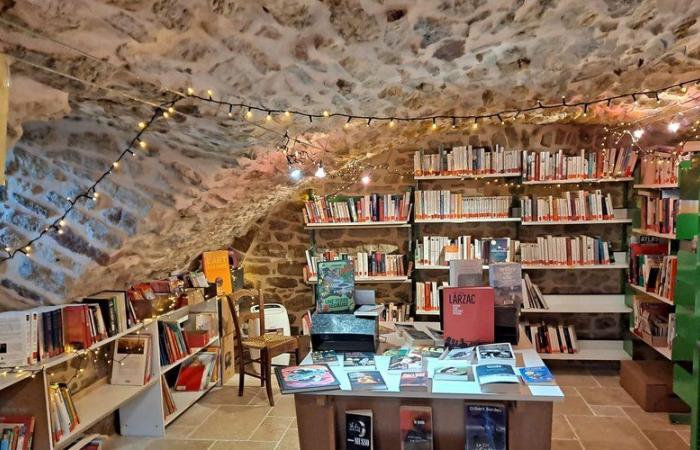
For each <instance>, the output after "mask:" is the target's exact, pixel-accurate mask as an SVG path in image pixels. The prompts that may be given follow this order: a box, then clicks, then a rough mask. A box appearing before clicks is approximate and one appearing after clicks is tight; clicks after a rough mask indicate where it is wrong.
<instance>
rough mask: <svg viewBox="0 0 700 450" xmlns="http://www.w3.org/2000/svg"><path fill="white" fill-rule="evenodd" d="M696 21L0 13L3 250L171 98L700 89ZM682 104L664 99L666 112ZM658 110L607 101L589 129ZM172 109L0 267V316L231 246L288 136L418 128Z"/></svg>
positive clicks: (442, 108) (29, 9) (249, 8)
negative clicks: (53, 232) (56, 228)
mask: <svg viewBox="0 0 700 450" xmlns="http://www.w3.org/2000/svg"><path fill="white" fill-rule="evenodd" d="M699 15H700V3H699V2H688V1H680V0H679V1H652V0H638V1H634V0H629V1H612V0H608V1H601V0H595V1H586V2H581V1H561V2H558V1H545V0H539V1H533V0H526V1H516V2H510V1H500V0H498V1H497V0H492V1H486V0H481V1H479V0H471V1H460V0H444V1H425V0H423V1H391V0H386V1H381V0H330V1H318V0H277V1H263V2H254V1H225V0H209V1H203V0H202V1H190V0H188V1H186V0H157V1H139V0H112V1H98V0H75V1H65V0H63V1H62V0H34V1H27V0H0V18H1V19H2V21H1V22H0V51H2V52H5V53H7V54H9V55H11V56H14V57H15V58H16V59H15V61H14V62H13V64H12V68H11V69H12V74H13V76H12V91H11V111H10V113H11V116H10V138H11V142H12V143H13V144H14V143H16V145H14V146H13V148H12V149H11V150H10V155H9V159H8V175H9V181H8V185H7V188H6V190H5V192H4V197H5V198H4V199H3V203H2V208H3V209H2V217H3V223H2V224H0V241H2V243H3V244H4V245H9V246H11V247H12V246H16V245H19V244H20V243H21V242H23V241H25V240H26V238H30V237H32V236H33V235H34V233H35V232H36V231H37V230H40V229H41V228H42V227H43V225H44V224H45V223H46V222H47V220H48V218H50V217H53V216H54V215H56V214H58V213H59V211H60V210H61V207H62V206H63V204H62V203H63V200H62V199H63V198H64V197H65V196H66V195H71V194H74V193H76V192H79V190H80V188H81V187H84V186H86V185H88V184H89V181H88V180H92V179H94V178H95V177H96V176H98V175H99V173H100V172H101V171H102V170H104V167H106V166H105V165H106V164H109V162H111V160H112V159H113V158H114V157H115V156H116V155H117V154H118V153H119V151H120V150H121V149H123V147H124V145H125V143H126V142H127V141H128V139H129V138H130V137H131V136H132V134H133V132H134V130H135V129H136V124H137V123H138V122H139V121H141V120H143V119H144V118H145V117H147V116H148V115H149V114H150V106H148V103H160V102H162V101H164V100H169V99H172V98H174V96H175V94H174V93H173V91H179V92H184V91H185V90H186V88H187V87H190V86H191V87H193V88H195V89H196V90H197V91H198V92H205V91H206V90H207V89H212V90H213V91H214V92H215V95H216V96H220V97H222V98H224V99H226V100H231V101H240V100H243V101H247V102H250V103H253V104H257V105H260V106H262V107H269V108H280V109H286V108H294V109H301V110H308V111H312V112H319V111H322V110H326V109H327V110H334V111H342V112H346V113H355V114H378V115H387V116H396V117H401V116H415V115H420V114H430V113H450V112H456V113H461V114H472V113H483V112H488V111H494V110H499V109H503V108H511V107H519V106H526V105H534V104H535V103H536V101H537V100H538V99H539V100H542V101H544V102H550V101H551V102H555V101H558V100H559V99H560V98H561V97H562V96H566V98H567V99H570V100H571V101H574V100H577V99H581V98H594V97H597V96H603V95H606V94H613V93H619V92H625V91H633V90H640V89H654V88H656V87H658V86H663V85H667V84H671V83H676V82H678V81H682V80H684V79H690V78H695V77H698V76H700V64H698V62H699V60H700V39H699V38H698V29H699V28H700V25H698V24H697V23H696V20H697V17H698V16H699ZM71 77H72V78H71ZM696 94H697V92H696V91H695V90H693V89H691V91H689V92H688V93H686V94H682V93H680V92H672V93H669V94H668V95H665V96H663V97H662V105H661V106H666V105H670V104H672V103H673V102H676V101H678V100H679V99H683V98H685V97H689V96H691V95H696ZM658 106H659V105H657V104H656V101H655V100H653V101H652V100H651V99H649V100H647V99H642V103H641V104H640V105H637V106H636V107H632V106H631V105H630V104H614V105H613V107H612V108H610V109H607V108H599V109H594V110H593V111H592V114H590V115H589V118H588V119H587V122H590V123H615V122H618V121H620V120H629V119H633V118H635V117H640V116H641V115H644V114H646V113H648V112H649V110H651V109H653V108H656V107H658ZM178 110H179V111H180V112H181V113H182V114H179V115H178V116H177V117H176V119H175V120H174V121H171V122H170V123H167V124H166V123H159V124H158V125H157V126H156V127H155V128H154V130H153V132H151V133H150V135H149V137H148V139H149V143H150V145H149V150H148V151H147V152H145V153H143V154H140V155H139V156H138V157H137V158H136V161H134V162H133V163H129V164H127V165H125V166H124V167H123V168H122V169H120V171H119V172H118V173H115V175H114V176H113V177H111V178H110V179H109V181H108V182H107V183H106V184H105V186H104V188H102V189H104V192H105V194H106V195H105V196H104V197H103V198H102V199H101V200H100V203H99V204H97V205H86V206H85V207H81V208H80V209H79V210H78V211H76V213H75V214H74V215H73V216H72V217H69V219H70V222H71V223H72V226H71V227H70V230H69V231H68V232H67V233H65V235H64V236H54V237H51V238H48V239H46V240H45V241H43V242H42V243H40V244H37V245H36V246H35V247H36V248H35V251H34V255H33V256H32V258H31V259H27V258H22V257H20V258H18V259H17V260H13V261H12V262H10V263H9V264H3V265H2V266H0V278H1V280H0V290H2V291H1V293H0V295H2V294H4V295H5V296H6V300H5V301H4V302H3V303H4V304H5V305H6V306H18V305H20V304H26V303H34V302H37V301H50V302H60V301H63V300H65V299H70V298H72V297H73V296H77V295H81V294H85V293H86V292H88V291H90V290H94V289H96V288H99V287H104V286H123V285H124V284H125V283H128V282H130V281H134V280H138V279H142V278H147V277H150V276H156V275H159V274H162V273H163V272H164V271H167V270H173V269H177V268H182V267H184V266H185V265H186V264H187V262H188V261H189V260H190V259H191V258H192V257H193V256H195V255H197V254H198V253H199V252H201V251H202V250H205V249H209V248H216V247H221V246H226V245H228V243H230V242H231V239H232V238H233V237H234V236H236V235H241V234H244V233H245V232H246V230H247V229H248V225H249V224H250V223H252V222H253V221H255V220H257V219H258V218H260V217H261V216H262V215H264V214H265V213H266V211H268V209H269V208H270V207H271V206H272V205H274V204H275V203H276V202H277V201H278V200H280V199H282V198H285V197H287V196H289V195H290V194H292V193H293V192H296V190H297V189H298V186H295V185H294V184H292V183H291V182H290V181H289V180H288V177H287V167H286V163H285V162H284V158H283V157H282V156H281V155H280V154H279V152H275V151H274V150H275V148H276V146H277V145H279V144H280V143H281V142H282V140H281V138H280V136H279V133H284V131H285V130H289V131H290V133H291V134H292V135H293V136H299V137H301V138H303V139H304V140H307V141H309V142H312V143H313V144H314V145H315V146H316V148H313V149H311V150H310V151H312V152H315V153H317V154H318V157H322V158H323V159H324V161H325V162H326V164H327V165H329V166H331V167H334V168H338V167H341V166H342V165H343V163H344V162H346V161H348V158H349V157H351V156H358V155H360V156H362V157H370V158H371V157H372V156H373V155H376V154H378V153H380V151H382V150H384V149H386V148H388V147H392V146H394V147H395V146H400V145H410V144H411V142H412V140H413V138H414V137H415V135H416V134H417V133H423V132H425V125H415V126H408V125H406V126H402V127H401V129H400V130H399V131H397V132H396V133H395V134H394V135H391V137H388V135H387V133H386V129H383V128H381V127H378V126H373V127H370V128H368V127H365V126H355V127H351V129H349V130H347V129H344V128H343V127H342V124H343V121H331V120H326V121H315V122H314V123H309V122H308V121H307V120H305V119H297V120H291V119H286V118H284V117H279V118H275V120H274V121H272V122H266V121H265V120H264V117H262V115H259V117H256V118H255V120H254V121H253V122H252V123H251V122H247V121H246V120H244V119H243V117H242V115H241V116H236V117H235V118H234V119H230V118H228V117H227V116H226V112H227V111H217V110H215V109H213V108H212V107H210V106H204V105H202V104H201V103H197V102H192V101H191V100H184V101H183V102H181V103H180V104H179V105H178ZM236 112H237V111H236ZM521 120H525V121H530V122H537V123H543V122H545V123H546V122H551V121H558V120H564V121H572V120H578V121H581V120H582V119H581V118H578V119H575V118H573V117H572V116H571V115H569V116H565V115H563V114H562V113H561V112H559V111H552V112H549V113H547V114H546V115H534V116H527V117H522V118H521ZM262 127H264V128H262ZM270 130H272V131H274V132H271V131H270ZM318 148H322V149H323V150H318Z"/></svg>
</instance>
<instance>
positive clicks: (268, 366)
mask: <svg viewBox="0 0 700 450" xmlns="http://www.w3.org/2000/svg"><path fill="white" fill-rule="evenodd" d="M264 360H265V375H264V376H263V378H265V389H266V390H267V399H268V400H269V401H270V406H275V399H274V398H273V397H272V358H270V352H269V351H267V350H265V358H264Z"/></svg>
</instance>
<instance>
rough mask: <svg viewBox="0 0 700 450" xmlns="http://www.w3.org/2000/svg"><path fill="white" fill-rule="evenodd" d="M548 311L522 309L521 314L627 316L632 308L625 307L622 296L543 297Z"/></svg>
mask: <svg viewBox="0 0 700 450" xmlns="http://www.w3.org/2000/svg"><path fill="white" fill-rule="evenodd" d="M544 300H545V302H547V305H548V306H549V309H537V308H530V309H526V308H523V309H522V310H521V312H522V313H523V314H560V313H564V314H595V313H607V314H627V313H630V312H632V308H630V307H629V306H627V305H625V296H624V295H623V294H619V295H618V294H611V295H544Z"/></svg>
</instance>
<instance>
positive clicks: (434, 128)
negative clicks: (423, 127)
mask: <svg viewBox="0 0 700 450" xmlns="http://www.w3.org/2000/svg"><path fill="white" fill-rule="evenodd" d="M430 128H432V129H433V130H437V124H436V123H435V122H433V124H432V125H431V126H430Z"/></svg>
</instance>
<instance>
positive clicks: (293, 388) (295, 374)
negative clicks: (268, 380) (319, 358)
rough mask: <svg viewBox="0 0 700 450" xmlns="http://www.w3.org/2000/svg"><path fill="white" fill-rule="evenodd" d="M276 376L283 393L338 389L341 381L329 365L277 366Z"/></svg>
mask: <svg viewBox="0 0 700 450" xmlns="http://www.w3.org/2000/svg"><path fill="white" fill-rule="evenodd" d="M275 376H277V382H278V384H279V386H280V391H281V392H282V393H283V394H295V393H298V392H312V391H328V390H334V389H338V387H339V386H340V382H338V379H337V378H336V377H335V375H334V374H333V372H332V371H331V369H330V368H328V366H327V365H324V364H314V365H308V366H288V367H275Z"/></svg>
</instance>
